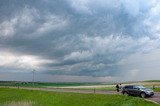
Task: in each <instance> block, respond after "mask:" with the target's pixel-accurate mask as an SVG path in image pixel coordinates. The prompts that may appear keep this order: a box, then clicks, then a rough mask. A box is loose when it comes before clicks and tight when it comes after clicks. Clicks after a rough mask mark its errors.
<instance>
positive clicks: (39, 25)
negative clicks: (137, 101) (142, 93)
mask: <svg viewBox="0 0 160 106" xmlns="http://www.w3.org/2000/svg"><path fill="white" fill-rule="evenodd" d="M33 69H35V70H36V75H35V77H36V81H56V82H57V81H62V82H63V81H69V82H72V81H74V82H110V81H132V80H149V79H159V78H160V1H159V0H0V80H22V81H32V70H33Z"/></svg>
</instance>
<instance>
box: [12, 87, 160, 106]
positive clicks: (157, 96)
mask: <svg viewBox="0 0 160 106" xmlns="http://www.w3.org/2000/svg"><path fill="white" fill-rule="evenodd" d="M9 88H17V87H9ZM19 89H29V90H42V91H56V92H75V93H96V94H121V93H120V92H116V91H106V90H94V89H93V90H79V89H69V88H29V87H20V88H19ZM146 100H149V101H152V102H154V103H159V104H160V92H155V95H154V96H152V97H150V98H146Z"/></svg>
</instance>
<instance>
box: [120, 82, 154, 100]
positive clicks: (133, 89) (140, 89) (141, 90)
mask: <svg viewBox="0 0 160 106" xmlns="http://www.w3.org/2000/svg"><path fill="white" fill-rule="evenodd" d="M122 94H123V95H134V96H140V97H142V98H145V97H151V96H153V95H154V91H153V90H152V89H149V88H146V87H144V86H141V85H126V86H124V87H123V88H122Z"/></svg>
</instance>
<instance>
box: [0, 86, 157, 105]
mask: <svg viewBox="0 0 160 106" xmlns="http://www.w3.org/2000/svg"><path fill="white" fill-rule="evenodd" d="M27 102H28V103H29V105H27V106H159V105H157V104H154V103H151V102H148V101H145V100H143V99H141V98H138V97H126V96H123V95H103V94H80V93H60V92H59V93H58V92H47V91H32V90H18V89H8V88H0V104H1V105H0V106H3V104H5V105H7V104H10V106H12V103H13V104H16V103H18V104H20V103H25V104H27ZM21 106H23V105H22V104H21Z"/></svg>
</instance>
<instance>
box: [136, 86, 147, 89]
mask: <svg viewBox="0 0 160 106" xmlns="http://www.w3.org/2000/svg"><path fill="white" fill-rule="evenodd" d="M136 87H137V88H140V89H146V88H145V87H144V86H136Z"/></svg>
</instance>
